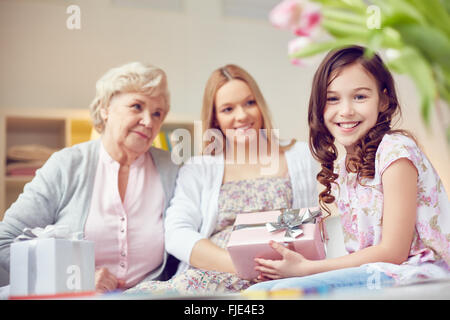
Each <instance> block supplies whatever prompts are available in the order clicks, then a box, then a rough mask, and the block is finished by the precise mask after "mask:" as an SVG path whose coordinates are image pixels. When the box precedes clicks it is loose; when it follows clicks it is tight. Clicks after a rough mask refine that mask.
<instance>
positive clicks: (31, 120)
mask: <svg viewBox="0 0 450 320" xmlns="http://www.w3.org/2000/svg"><path fill="white" fill-rule="evenodd" d="M194 127H195V126H194V119H192V118H191V117H189V116H182V115H178V116H177V115H175V114H170V113H169V115H168V117H167V118H166V120H165V121H164V124H163V126H162V128H161V130H167V131H173V130H176V129H178V128H183V129H187V130H188V131H190V132H191V133H192V135H191V136H192V152H193V151H194V148H193V146H194V139H193V138H194ZM91 132H92V124H91V118H90V114H89V110H87V109H0V159H2V161H0V178H1V180H0V220H2V219H3V214H4V212H5V211H6V209H7V208H9V206H10V205H11V204H12V203H13V202H14V201H15V200H16V199H17V197H18V196H19V194H20V193H21V192H22V191H23V188H24V186H25V184H27V183H28V182H30V181H31V180H32V179H33V176H8V175H7V174H6V160H7V150H8V148H10V147H11V146H15V145H23V144H40V145H44V146H46V147H50V148H53V149H56V150H59V149H62V148H64V147H69V146H72V145H74V144H77V143H81V142H84V141H87V140H89V139H90V138H91Z"/></svg>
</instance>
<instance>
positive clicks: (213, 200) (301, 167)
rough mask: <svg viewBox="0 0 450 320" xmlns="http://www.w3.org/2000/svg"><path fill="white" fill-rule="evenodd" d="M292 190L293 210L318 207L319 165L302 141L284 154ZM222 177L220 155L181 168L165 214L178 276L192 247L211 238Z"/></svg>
mask: <svg viewBox="0 0 450 320" xmlns="http://www.w3.org/2000/svg"><path fill="white" fill-rule="evenodd" d="M285 156H286V161H287V166H288V171H289V177H290V180H291V184H292V191H293V205H292V207H293V208H303V207H312V206H317V204H318V192H317V182H316V175H317V173H318V163H317V162H316V161H315V160H314V159H313V157H312V156H311V152H310V151H309V148H308V145H307V144H306V143H305V142H296V143H295V144H294V145H293V146H292V147H291V148H290V149H289V150H287V151H286V152H285ZM223 174H224V158H223V155H218V156H195V157H192V158H191V159H190V160H189V161H187V162H186V164H185V165H184V166H182V167H181V169H180V171H179V173H178V178H177V183H176V187H175V192H174V196H173V198H172V200H171V202H170V206H169V208H167V211H166V218H165V244H166V250H167V251H168V252H169V253H170V254H172V255H174V256H175V257H176V258H178V259H179V260H181V263H180V265H179V267H178V271H177V274H178V273H180V272H183V271H184V270H186V269H187V267H188V265H189V260H190V256H191V251H192V248H193V247H194V245H195V243H196V242H197V241H198V240H200V239H207V238H209V237H210V236H211V234H212V232H213V231H214V228H215V227H216V222H217V216H218V212H219V210H218V209H219V208H218V203H219V193H220V187H221V186H222V180H223Z"/></svg>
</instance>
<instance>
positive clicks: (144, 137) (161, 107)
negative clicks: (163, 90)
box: [100, 92, 168, 154]
mask: <svg viewBox="0 0 450 320" xmlns="http://www.w3.org/2000/svg"><path fill="white" fill-rule="evenodd" d="M100 112H101V116H102V118H103V120H104V121H105V129H104V131H103V135H104V136H106V137H107V138H108V139H107V141H109V142H111V143H114V144H116V145H117V146H119V148H121V149H124V150H125V151H129V152H133V153H138V154H143V153H144V152H146V151H147V150H148V149H149V148H150V146H151V145H152V142H153V139H154V138H155V137H156V135H157V134H158V133H159V130H160V128H161V125H162V123H163V120H164V118H165V116H166V114H167V112H168V108H167V105H166V102H165V99H164V97H163V96H157V97H150V96H147V95H144V94H140V93H131V92H130V93H119V94H117V95H116V96H114V97H113V98H112V99H111V102H110V105H109V107H108V108H107V109H102V110H101V111H100Z"/></svg>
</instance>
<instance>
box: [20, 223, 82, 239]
mask: <svg viewBox="0 0 450 320" xmlns="http://www.w3.org/2000/svg"><path fill="white" fill-rule="evenodd" d="M36 238H39V239H45V238H55V239H68V240H82V238H83V232H75V233H72V232H71V231H70V228H69V227H68V226H65V225H53V224H51V225H48V226H46V227H45V228H40V227H36V228H33V229H31V228H24V229H23V231H22V234H21V235H19V236H17V237H16V238H15V239H14V241H25V240H32V239H36Z"/></svg>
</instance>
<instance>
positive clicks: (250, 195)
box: [125, 177, 293, 295]
mask: <svg viewBox="0 0 450 320" xmlns="http://www.w3.org/2000/svg"><path fill="white" fill-rule="evenodd" d="M292 202H293V195H292V187H291V182H290V179H289V178H283V177H268V178H257V179H251V180H239V181H230V182H226V183H224V184H223V185H222V186H221V189H220V195H219V214H218V220H217V225H216V228H215V230H214V231H213V233H212V235H211V237H210V240H211V241H212V242H213V243H215V244H216V245H217V246H219V247H221V248H225V247H226V245H227V243H228V240H229V238H230V235H231V231H232V229H233V224H234V220H235V219H236V214H239V213H244V212H252V211H269V210H275V209H281V208H290V207H291V206H292ZM251 284H253V283H252V282H250V281H247V280H243V279H240V278H238V277H237V276H236V275H234V274H230V273H226V272H218V271H208V270H201V269H197V268H194V267H190V268H189V269H188V270H186V271H185V272H183V273H181V274H178V275H175V276H174V277H173V278H172V279H170V280H168V281H143V282H141V283H140V284H138V285H137V286H135V287H133V288H131V289H129V290H127V291H126V292H125V293H153V294H174V295H192V294H196V295H199V294H200V295H212V294H226V293H235V292H239V291H241V290H244V289H246V288H248V287H249V286H250V285H251Z"/></svg>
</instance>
